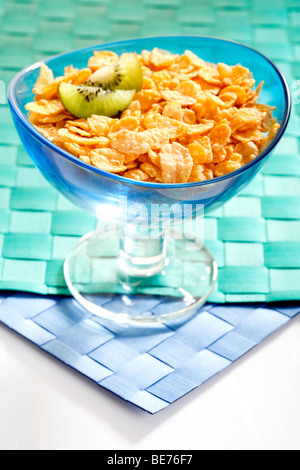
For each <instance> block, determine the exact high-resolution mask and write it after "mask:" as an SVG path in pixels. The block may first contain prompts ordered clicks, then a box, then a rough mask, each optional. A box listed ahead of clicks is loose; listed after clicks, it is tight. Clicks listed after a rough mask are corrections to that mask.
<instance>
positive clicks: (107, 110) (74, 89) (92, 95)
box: [58, 82, 135, 119]
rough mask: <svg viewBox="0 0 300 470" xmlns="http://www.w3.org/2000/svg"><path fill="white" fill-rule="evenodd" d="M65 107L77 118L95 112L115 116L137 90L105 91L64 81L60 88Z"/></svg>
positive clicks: (125, 106)
mask: <svg viewBox="0 0 300 470" xmlns="http://www.w3.org/2000/svg"><path fill="white" fill-rule="evenodd" d="M58 93H59V97H60V99H61V101H62V103H63V105H64V107H65V108H66V109H67V110H68V111H69V112H70V113H71V114H73V115H74V116H76V117H77V118H85V119H86V118H89V117H91V116H92V115H93V114H96V115H102V116H109V117H114V116H116V115H118V114H119V113H121V112H122V111H124V110H125V109H126V108H127V107H128V106H129V104H130V103H131V101H132V100H133V97H134V95H135V90H114V91H104V90H102V89H101V88H96V87H87V86H77V85H71V84H70V83H64V82H62V83H61V84H60V85H59V88H58Z"/></svg>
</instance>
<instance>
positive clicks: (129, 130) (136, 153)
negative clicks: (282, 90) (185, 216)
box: [26, 48, 280, 183]
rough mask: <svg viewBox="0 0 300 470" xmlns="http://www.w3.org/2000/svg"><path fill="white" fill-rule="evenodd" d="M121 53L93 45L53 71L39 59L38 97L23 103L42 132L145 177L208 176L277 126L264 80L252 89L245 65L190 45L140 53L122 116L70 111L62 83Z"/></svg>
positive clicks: (241, 160) (229, 167)
mask: <svg viewBox="0 0 300 470" xmlns="http://www.w3.org/2000/svg"><path fill="white" fill-rule="evenodd" d="M121 57H122V56H121ZM119 59H120V58H119V57H118V55H117V54H115V53H114V52H111V51H96V52H94V55H93V57H91V58H90V60H89V62H88V67H87V68H85V69H82V70H78V69H75V68H73V67H72V66H70V67H67V68H66V69H65V75H64V76H62V77H58V78H54V77H53V73H52V71H51V70H50V69H49V68H48V67H47V66H46V65H45V64H42V66H41V72H40V77H39V79H38V81H37V83H36V85H35V87H34V89H33V92H34V94H35V101H34V102H33V103H29V104H28V105H27V106H26V109H27V110H28V111H30V113H29V119H30V122H31V123H32V124H34V126H35V127H36V128H37V129H38V130H39V131H40V132H41V133H42V134H43V135H44V136H46V137H47V138H48V139H49V140H51V141H52V142H54V143H55V144H56V145H58V146H59V147H61V148H63V149H65V150H66V151H68V152H70V153H71V154H72V155H75V156H76V157H78V158H79V159H80V160H82V161H84V162H86V163H88V164H90V165H93V166H95V167H97V168H100V169H101V170H105V171H108V172H111V173H115V174H119V175H121V176H124V177H126V178H131V179H134V180H138V181H146V182H159V183H193V182H197V181H205V180H209V179H211V178H215V177H220V176H222V175H225V174H227V173H230V172H232V171H235V170H237V169H239V168H241V167H242V166H243V165H245V164H247V163H248V162H250V161H251V160H253V159H254V158H256V157H257V156H258V155H259V154H260V153H261V152H262V151H263V150H264V149H265V148H266V147H267V146H268V145H269V144H270V142H271V141H272V140H273V138H274V136H275V134H276V132H277V131H278V129H279V127H280V126H279V124H278V123H277V121H276V119H275V118H274V117H273V110H274V109H275V108H273V107H271V106H269V105H266V104H260V103H258V99H259V94H260V91H261V89H262V86H263V82H262V83H261V84H259V85H258V87H257V88H256V89H254V86H255V80H254V79H253V77H252V74H251V73H250V72H249V70H248V69H247V68H246V67H243V66H241V65H234V66H229V65H226V64H223V63H219V64H217V65H213V64H208V63H206V62H204V61H203V60H201V59H200V58H199V57H197V56H196V55H195V54H194V53H192V52H190V51H186V52H185V53H184V54H183V55H174V54H171V53H168V52H166V51H161V50H159V49H157V48H155V49H154V50H153V51H151V52H150V51H146V50H144V51H143V52H142V53H141V55H140V56H139V59H140V61H141V64H142V70H143V88H142V90H141V91H140V92H138V93H136V95H135V98H134V100H133V101H132V102H131V104H130V105H129V107H128V108H127V109H126V110H125V111H124V112H123V113H122V114H121V116H119V117H116V118H109V117H106V116H98V115H97V116H96V115H93V116H91V117H90V118H88V119H77V118H75V117H74V116H72V115H71V114H70V113H69V112H68V111H67V110H66V109H65V107H64V106H63V104H62V102H61V101H60V99H59V96H58V92H57V89H58V86H59V84H60V83H61V82H68V83H71V84H74V85H81V84H84V83H85V82H86V81H87V79H88V78H89V77H90V75H91V74H92V73H93V72H95V71H96V70H97V69H99V68H100V67H102V66H105V65H107V64H111V63H116V62H118V61H119Z"/></svg>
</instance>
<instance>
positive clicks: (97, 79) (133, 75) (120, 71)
mask: <svg viewBox="0 0 300 470" xmlns="http://www.w3.org/2000/svg"><path fill="white" fill-rule="evenodd" d="M86 85H87V86H94V87H100V88H102V89H103V90H133V89H135V90H136V91H140V90H141V89H142V86H143V72H142V66H141V63H140V60H139V58H138V56H137V54H127V55H126V56H125V57H124V58H123V59H121V60H120V61H119V62H117V63H116V64H112V65H108V66H105V67H101V68H100V69H99V70H97V71H96V72H95V73H93V75H91V76H90V78H89V79H88V81H87V82H86Z"/></svg>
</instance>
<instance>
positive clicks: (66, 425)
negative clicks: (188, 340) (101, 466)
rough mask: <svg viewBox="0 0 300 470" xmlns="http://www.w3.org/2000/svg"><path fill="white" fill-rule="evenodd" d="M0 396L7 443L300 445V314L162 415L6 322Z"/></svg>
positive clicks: (23, 446) (1, 444)
mask: <svg viewBox="0 0 300 470" xmlns="http://www.w3.org/2000/svg"><path fill="white" fill-rule="evenodd" d="M0 398H1V400H0V449H1V450H3V449H6V450H10V449H13V450H19V449H20V450H27V449H28V450H29V449H33V450H38V449H44V450H46V449H49V450H54V449H65V450H69V449H70V450H72V449H83V450H94V449H105V450H148V449H149V450H150V449H151V450H167V449H168V450H194V449H199V450H202V449H205V450H209V449H226V450H227V449H228V450H229V449H235V450H237V449H297V450H299V449H300V316H297V317H296V318H294V319H293V320H292V321H291V322H289V323H288V324H287V325H286V326H284V327H283V328H281V329H280V330H279V331H278V332H276V333H274V334H273V335H272V336H270V337H269V338H268V339H266V340H265V341H264V342H263V343H261V344H260V345H259V346H258V347H256V348H255V349H254V350H252V351H250V352H249V353H247V354H246V355H245V356H244V357H243V358H241V359H240V360H239V361H237V362H236V363H235V364H233V365H232V366H230V367H229V368H228V369H226V370H225V371H223V372H221V373H220V374H218V375H217V376H216V377H214V378H213V379H211V380H209V381H208V382H207V383H206V384H204V385H203V386H201V387H199V388H198V389H197V390H194V391H193V392H191V393H190V394H188V395H186V396H185V397H183V398H182V399H180V400H179V401H177V402H176V403H174V404H173V405H171V406H169V407H168V408H167V409H165V410H163V411H161V412H160V413H158V414H156V415H153V416H152V415H150V414H148V413H146V412H144V411H142V410H140V409H139V408H137V407H135V406H133V405H131V404H129V403H126V402H124V401H123V400H122V399H120V398H118V397H116V396H115V395H113V394H112V393H110V392H108V391H106V390H104V389H102V388H100V387H99V386H97V385H95V384H94V383H93V382H91V381H90V380H88V379H86V378H84V377H83V376H82V375H80V374H79V373H77V372H75V371H73V370H71V369H70V368H68V367H66V366H65V365H64V364H62V363H60V362H59V361H58V360H56V359H54V358H53V357H51V356H49V355H48V354H47V353H45V352H43V351H41V350H39V349H38V348H37V347H36V346H34V345H32V344H31V343H29V342H28V341H27V340H25V339H24V338H22V337H20V336H19V335H17V334H16V333H14V332H13V331H11V330H9V329H8V328H7V327H5V326H3V325H1V324H0ZM133 454H134V453H133Z"/></svg>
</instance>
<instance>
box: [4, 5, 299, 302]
mask: <svg viewBox="0 0 300 470" xmlns="http://www.w3.org/2000/svg"><path fill="white" fill-rule="evenodd" d="M156 34H159V35H161V34H165V35H167V34H173V35H176V34H189V35H190V34H196V35H198V34H200V35H210V36H217V37H224V38H229V39H232V40H237V41H240V42H243V43H246V44H248V45H251V46H253V47H255V48H256V49H258V50H260V51H261V52H263V53H265V54H266V55H267V56H268V57H270V58H271V59H273V60H274V61H275V62H276V63H277V65H278V66H279V68H280V69H281V70H282V71H283V73H284V74H285V76H286V78H287V80H288V82H289V84H290V86H291V87H292V86H293V84H294V87H295V86H297V83H296V82H295V81H296V80H297V79H300V0H286V1H284V0H272V7H271V8H270V5H269V2H261V0H252V1H251V0H213V1H212V0H209V1H201V2H199V1H196V0H193V1H187V0H143V1H142V0H131V1H128V0H127V1H120V0H117V1H116V0H77V1H76V0H64V1H63V2H61V1H57V0H43V1H42V0H31V1H26V0H17V1H12V0H10V1H9V0H0V80H1V82H0V288H1V289H16V290H26V291H33V292H36V293H42V294H66V293H67V291H66V288H65V283H64V279H63V273H62V266H63V260H64V258H65V256H66V255H67V253H68V252H69V250H70V249H71V248H72V247H73V245H74V244H75V243H76V242H77V240H78V238H79V237H80V236H82V235H84V234H85V233H87V232H90V231H91V230H93V229H95V228H96V226H97V221H96V220H95V219H94V218H93V217H91V216H90V215H88V214H86V213H83V212H81V211H80V210H78V209H77V208H76V207H74V206H73V205H71V204H70V203H69V202H68V201H66V200H65V199H64V198H63V197H62V196H61V195H60V194H58V192H57V191H55V190H54V189H53V188H51V187H50V186H49V184H48V183H47V182H46V181H45V180H44V179H43V177H42V176H41V175H40V174H39V172H38V171H37V170H36V169H35V168H34V166H33V164H32V162H31V161H30V160H29V158H28V156H27V155H26V153H25V151H24V149H23V148H22V146H21V144H20V141H19V138H18V136H17V134H16V131H15V129H14V125H13V123H12V120H11V118H10V113H9V109H8V106H7V104H6V101H5V95H4V89H5V85H7V84H8V83H9V81H10V79H11V78H12V77H13V76H14V74H15V73H16V72H17V71H18V70H20V69H21V68H23V67H25V66H27V65H29V64H30V63H33V62H35V61H36V60H39V59H42V58H44V57H47V56H49V55H53V54H56V53H60V52H63V51H67V50H71V49H76V48H80V47H85V46H89V45H92V44H99V43H104V42H108V41H113V40H119V39H126V38H133V37H141V36H154V35H156ZM295 83H296V85H295ZM293 90H295V93H294V97H295V100H294V101H295V102H294V106H293V110H292V118H291V122H290V125H289V127H288V130H287V132H286V134H285V137H284V138H283V139H282V141H281V143H280V145H279V146H278V148H277V150H276V152H275V154H274V156H273V157H272V159H271V160H270V161H269V163H268V164H267V165H266V166H265V168H264V170H263V172H262V173H261V174H260V175H258V176H257V177H256V179H255V180H254V181H253V182H252V183H251V184H250V185H249V186H248V187H247V188H246V189H245V190H243V192H242V193H241V194H240V195H239V196H238V197H236V198H234V199H233V200H231V201H230V202H229V203H228V204H226V205H225V206H224V207H223V208H222V209H221V210H219V211H217V212H214V213H213V214H211V215H210V216H209V217H207V219H206V222H205V238H206V243H207V245H208V247H209V248H210V249H211V251H212V252H213V254H214V256H215V258H216V260H217V262H218V265H219V268H220V269H219V282H218V290H217V292H215V293H214V295H213V297H212V298H211V300H213V301H216V302H243V301H245V302H246V301H249V302H250V301H273V300H290V299H300V156H299V137H300V117H299V115H300V105H297V103H296V98H297V96H298V97H299V93H297V88H293Z"/></svg>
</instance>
